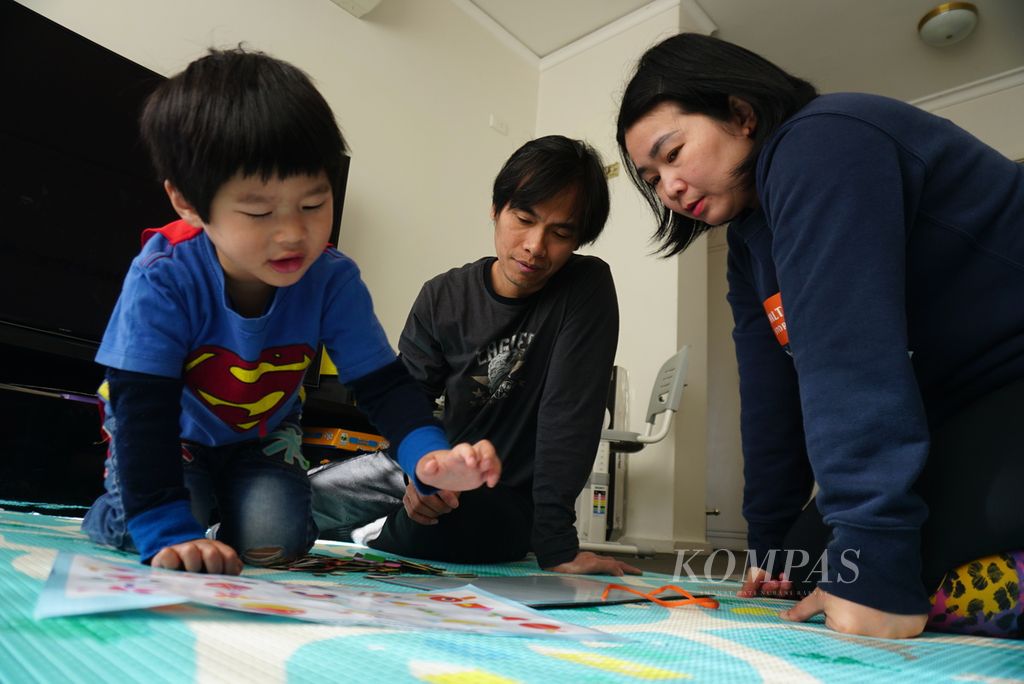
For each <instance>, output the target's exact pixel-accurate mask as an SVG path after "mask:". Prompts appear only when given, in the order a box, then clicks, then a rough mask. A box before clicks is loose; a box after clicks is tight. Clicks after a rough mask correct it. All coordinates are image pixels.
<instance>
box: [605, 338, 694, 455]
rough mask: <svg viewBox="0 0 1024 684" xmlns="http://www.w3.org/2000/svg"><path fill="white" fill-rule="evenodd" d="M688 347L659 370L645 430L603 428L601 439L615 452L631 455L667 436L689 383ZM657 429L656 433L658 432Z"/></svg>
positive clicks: (649, 404) (652, 390)
mask: <svg viewBox="0 0 1024 684" xmlns="http://www.w3.org/2000/svg"><path fill="white" fill-rule="evenodd" d="M689 349H690V348H689V347H688V346H686V347H683V348H682V349H680V350H679V351H677V352H676V353H675V354H673V355H672V356H671V357H670V358H669V359H668V360H667V361H665V363H663V364H662V366H661V370H659V371H658V377H657V378H656V379H655V381H654V387H652V388H651V400H650V402H649V403H648V404H647V422H646V426H645V429H644V432H643V433H639V432H629V431H627V430H602V431H601V439H602V440H603V441H605V442H608V443H609V447H610V448H611V450H612V451H617V452H619V453H626V454H632V453H634V452H637V451H640V450H641V449H643V448H644V447H645V446H647V445H648V444H654V443H655V442H660V441H661V440H663V439H665V437H666V436H667V435H668V431H669V428H670V427H671V426H672V416H673V415H674V414H676V413H678V411H679V403H680V402H681V401H682V399H683V387H685V386H686V354H687V352H688V351H689ZM661 415H664V418H663V419H662V421H661V427H660V428H658V427H657V423H658V416H661ZM655 429H657V432H655Z"/></svg>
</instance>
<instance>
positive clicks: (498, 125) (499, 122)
mask: <svg viewBox="0 0 1024 684" xmlns="http://www.w3.org/2000/svg"><path fill="white" fill-rule="evenodd" d="M487 125H488V126H490V127H491V128H493V129H494V130H496V131H497V132H498V133H501V134H502V135H508V124H507V123H505V120H504V119H502V118H501V117H499V116H497V115H496V114H491V117H490V119H489V120H488V122H487Z"/></svg>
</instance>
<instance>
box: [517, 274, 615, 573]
mask: <svg viewBox="0 0 1024 684" xmlns="http://www.w3.org/2000/svg"><path fill="white" fill-rule="evenodd" d="M580 265H581V266H584V265H585V266H586V267H585V268H579V269H578V270H577V272H576V273H573V274H572V275H573V277H575V278H578V279H580V282H577V283H575V284H574V286H573V287H567V288H566V290H565V292H566V295H565V296H569V297H571V298H572V301H570V302H568V303H567V306H566V317H565V320H564V321H563V322H562V325H561V328H560V329H559V331H558V338H557V340H555V343H554V345H553V350H552V354H551V357H550V367H549V368H548V373H547V380H546V382H545V384H544V389H543V396H542V397H541V401H540V406H539V411H538V416H537V439H536V452H535V462H534V472H533V498H534V523H533V549H534V552H535V553H536V555H537V563H538V565H540V567H542V568H556V567H558V566H560V565H562V564H563V563H572V562H573V561H574V560H576V558H577V554H578V553H579V538H578V535H577V532H576V528H575V526H574V522H575V518H576V511H575V502H576V498H577V497H578V496H579V493H580V491H581V490H582V489H583V486H584V484H586V481H587V477H588V475H589V473H590V471H591V469H592V468H593V465H594V457H595V455H596V454H597V446H598V442H599V441H600V438H601V425H602V423H603V421H604V412H605V404H606V400H607V396H608V384H609V382H610V379H611V370H612V364H613V362H614V360H615V349H616V346H617V344H618V334H619V310H618V302H617V299H616V296H615V283H614V282H613V280H612V275H611V271H610V270H609V268H608V265H607V264H605V263H604V262H601V261H598V260H587V261H586V262H582V263H581V264H580ZM567 275H568V274H567Z"/></svg>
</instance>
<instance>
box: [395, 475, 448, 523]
mask: <svg viewBox="0 0 1024 684" xmlns="http://www.w3.org/2000/svg"><path fill="white" fill-rule="evenodd" d="M402 503H403V504H405V512H406V513H408V514H409V517H410V518H411V519H412V521H413V522H417V523H419V524H420V525H436V524H437V519H438V518H440V517H441V516H442V515H444V514H445V513H451V512H452V509H455V508H458V507H459V493H458V492H451V491H448V490H447V489H442V490H441V491H439V492H438V493H437V494H431V495H429V496H422V495H421V494H420V493H419V492H417V491H416V486H415V485H414V484H412V483H411V482H410V483H409V484H407V485H406V486H405V496H404V497H402Z"/></svg>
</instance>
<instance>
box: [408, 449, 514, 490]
mask: <svg viewBox="0 0 1024 684" xmlns="http://www.w3.org/2000/svg"><path fill="white" fill-rule="evenodd" d="M416 477H417V478H418V479H419V481H420V482H422V483H423V484H425V485H429V486H431V487H436V488H437V489H447V490H450V491H453V492H461V491H465V490H467V489H476V488H477V487H479V486H480V485H482V484H486V485H487V486H488V487H493V486H494V485H496V484H498V478H499V477H501V460H500V459H499V458H498V452H497V451H495V450H494V445H493V444H491V443H490V442H488V441H487V440H486V439H481V440H480V441H479V442H477V443H476V444H473V445H470V444H468V443H466V442H463V443H462V444H456V445H455V446H454V447H452V449H451V450H450V451H441V450H439V451H431V452H430V453H429V454H426V455H425V456H423V458H421V459H420V460H419V462H418V463H417V464H416Z"/></svg>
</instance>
